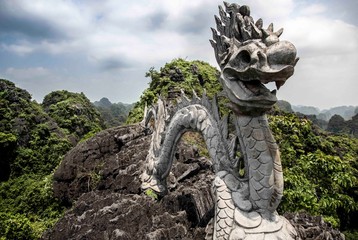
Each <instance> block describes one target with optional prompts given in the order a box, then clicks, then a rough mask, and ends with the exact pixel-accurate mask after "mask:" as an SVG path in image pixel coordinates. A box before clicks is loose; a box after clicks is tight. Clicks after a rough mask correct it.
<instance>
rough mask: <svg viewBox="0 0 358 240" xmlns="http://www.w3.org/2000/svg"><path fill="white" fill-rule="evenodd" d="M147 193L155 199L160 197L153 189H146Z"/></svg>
mask: <svg viewBox="0 0 358 240" xmlns="http://www.w3.org/2000/svg"><path fill="white" fill-rule="evenodd" d="M145 195H147V196H148V197H151V198H152V199H154V200H158V199H159V197H158V195H157V194H156V193H155V192H154V191H153V190H152V189H147V190H146V191H145Z"/></svg>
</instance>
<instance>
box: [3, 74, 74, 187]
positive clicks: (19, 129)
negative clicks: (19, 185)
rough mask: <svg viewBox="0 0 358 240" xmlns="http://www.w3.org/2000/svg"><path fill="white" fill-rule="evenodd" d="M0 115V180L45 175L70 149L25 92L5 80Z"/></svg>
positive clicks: (62, 136)
mask: <svg viewBox="0 0 358 240" xmlns="http://www.w3.org/2000/svg"><path fill="white" fill-rule="evenodd" d="M0 111H1V114H0V154H1V160H0V161H1V166H2V168H1V173H2V174H1V176H2V179H1V180H7V178H8V177H9V176H10V175H11V177H18V176H21V175H23V174H30V173H33V174H41V175H47V174H49V173H50V172H51V171H52V170H53V169H54V168H55V167H56V166H57V165H58V164H59V162H60V160H61V157H62V156H63V154H64V153H65V152H66V151H68V150H69V149H70V144H69V142H68V140H67V138H66V137H65V135H64V133H63V132H62V131H61V129H59V128H58V127H57V124H56V122H55V121H54V120H53V119H51V118H50V117H49V116H48V115H47V114H46V113H45V112H44V111H43V110H42V108H41V106H40V105H39V104H37V103H36V102H33V101H31V95H30V94H29V93H28V92H27V91H25V90H22V89H20V88H17V87H16V86H15V85H14V84H13V83H12V82H10V81H7V80H0ZM4 169H7V170H8V172H4ZM4 176H7V177H4Z"/></svg>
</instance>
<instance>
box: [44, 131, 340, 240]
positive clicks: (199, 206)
mask: <svg viewBox="0 0 358 240" xmlns="http://www.w3.org/2000/svg"><path fill="white" fill-rule="evenodd" d="M145 133H146V131H145V129H144V128H143V127H141V126H140V125H130V126H124V127H116V128H112V129H108V130H105V131H102V132H100V133H99V134H97V135H96V136H94V137H93V138H91V139H89V140H87V141H85V142H82V143H80V144H78V145H77V146H76V147H75V148H73V149H72V150H71V151H69V152H68V153H67V155H66V156H65V158H64V160H63V162H62V163H61V165H60V166H59V168H58V169H57V171H56V172H55V174H54V192H55V196H56V197H58V198H59V199H61V200H62V201H64V202H66V203H68V204H72V208H71V209H70V210H68V211H67V212H66V213H65V214H64V216H63V217H62V218H61V219H60V220H59V221H58V222H57V223H56V225H55V226H54V227H53V228H52V229H50V230H48V231H47V232H45V233H44V235H43V236H42V239H53V240H57V239H73V240H75V239H122V240H124V239H148V240H149V239H151V240H152V239H153V240H157V239H158V240H159V239H187V240H189V239H204V238H205V226H206V225H207V224H208V222H209V221H210V220H211V219H212V217H213V211H214V206H213V204H214V200H213V195H212V193H211V184H212V182H213V179H214V175H213V173H212V169H211V168H212V166H211V163H210V161H209V160H208V159H206V158H203V157H199V155H198V150H197V149H196V147H195V146H192V145H190V144H188V143H185V142H180V143H179V144H178V148H177V151H176V154H175V156H176V160H175V163H174V165H173V168H172V174H171V175H170V181H168V182H169V185H170V186H168V189H169V191H170V193H169V194H168V195H166V196H164V197H162V198H160V199H159V200H154V199H152V198H151V197H149V196H147V195H145V194H144V193H143V192H142V191H141V189H140V184H141V182H140V174H141V173H142V172H143V166H144V161H145V158H146V154H147V151H148V148H149V144H150V138H151V136H150V135H146V134H145ZM292 216H293V217H289V216H287V215H286V218H288V219H291V223H292V224H293V226H294V227H295V228H296V230H297V232H298V233H299V234H300V236H306V237H310V238H304V237H302V239H315V237H318V236H320V235H322V234H325V235H324V236H326V235H327V233H329V234H331V236H333V237H336V236H340V235H339V234H340V233H339V232H338V231H336V230H332V229H331V228H329V227H328V225H327V224H326V225H322V224H321V221H318V222H317V221H313V220H312V219H315V218H309V216H308V215H307V216H306V218H304V219H305V220H304V221H303V220H302V221H301V220H298V219H300V218H299V217H297V216H296V215H292ZM307 219H311V220H307ZM307 222H310V223H311V222H312V224H311V225H310V227H311V228H309V227H307V226H309V224H308V225H307ZM312 227H313V228H314V229H315V231H311V230H312V229H313V228H312ZM302 229H304V232H302V231H303V230H302ZM328 229H330V230H328ZM209 230H210V228H209ZM320 230H321V231H320ZM337 234H338V235H337ZM322 236H323V235H322ZM327 236H328V235H327ZM317 239H324V238H317ZM328 239H343V238H328Z"/></svg>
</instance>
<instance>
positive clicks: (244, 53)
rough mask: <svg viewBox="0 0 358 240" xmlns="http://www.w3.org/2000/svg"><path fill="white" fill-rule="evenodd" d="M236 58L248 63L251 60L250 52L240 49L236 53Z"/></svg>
mask: <svg viewBox="0 0 358 240" xmlns="http://www.w3.org/2000/svg"><path fill="white" fill-rule="evenodd" d="M238 58H239V59H240V60H241V61H242V62H243V63H247V64H249V63H250V62H251V56H250V53H249V52H248V51H246V50H243V51H241V52H240V53H239V54H238Z"/></svg>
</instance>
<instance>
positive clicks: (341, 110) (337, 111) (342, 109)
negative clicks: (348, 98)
mask: <svg viewBox="0 0 358 240" xmlns="http://www.w3.org/2000/svg"><path fill="white" fill-rule="evenodd" d="M291 106H292V110H293V111H294V112H299V113H302V114H305V115H316V116H317V118H318V119H321V120H324V121H329V119H331V117H333V116H334V115H340V116H341V117H343V118H344V120H350V119H352V117H353V116H354V115H356V114H357V113H358V106H339V107H333V108H330V109H325V110H320V109H318V108H316V107H312V106H295V105H291Z"/></svg>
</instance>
